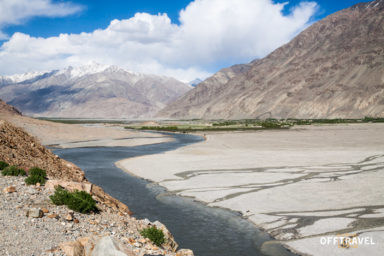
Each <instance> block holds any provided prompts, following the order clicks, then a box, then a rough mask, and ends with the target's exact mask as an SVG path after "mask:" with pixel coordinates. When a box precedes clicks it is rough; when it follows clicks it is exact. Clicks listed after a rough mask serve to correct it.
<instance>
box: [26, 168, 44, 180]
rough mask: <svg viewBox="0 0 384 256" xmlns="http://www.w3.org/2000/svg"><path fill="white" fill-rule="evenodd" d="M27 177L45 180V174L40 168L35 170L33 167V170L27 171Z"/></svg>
mask: <svg viewBox="0 0 384 256" xmlns="http://www.w3.org/2000/svg"><path fill="white" fill-rule="evenodd" d="M28 175H29V176H41V177H43V178H47V172H46V171H44V170H42V169H40V168H37V167H33V168H31V169H29V172H28Z"/></svg>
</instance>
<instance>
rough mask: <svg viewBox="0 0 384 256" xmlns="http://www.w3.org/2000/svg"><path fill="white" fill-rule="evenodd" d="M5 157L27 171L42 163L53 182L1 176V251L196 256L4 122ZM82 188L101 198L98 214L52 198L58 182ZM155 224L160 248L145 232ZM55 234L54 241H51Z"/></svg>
mask: <svg viewBox="0 0 384 256" xmlns="http://www.w3.org/2000/svg"><path fill="white" fill-rule="evenodd" d="M0 160H1V161H5V162H7V163H9V164H11V165H16V166H18V167H21V168H23V169H25V170H28V169H30V168H31V167H40V168H43V169H45V170H46V171H47V174H48V178H49V179H48V181H47V182H46V183H45V185H44V186H40V184H36V185H26V182H25V180H24V179H25V177H12V176H3V175H0V201H1V202H3V204H2V207H1V211H0V219H1V222H0V227H1V229H2V230H7V232H6V233H4V234H2V236H0V244H1V245H2V246H0V254H1V255H67V256H70V255H72V256H75V255H77V256H91V255H93V256H103V255H107V254H108V255H109V254H111V255H112V254H113V255H126V256H137V255H168V256H193V252H192V251H191V250H186V249H181V250H179V251H177V252H176V250H177V247H178V245H177V243H176V242H175V240H174V238H173V236H172V234H171V233H170V232H169V230H168V229H167V228H166V227H165V226H164V225H163V224H162V223H160V222H159V221H155V222H150V221H149V220H147V219H145V220H137V219H136V218H134V217H131V216H130V215H131V214H132V213H131V212H130V211H129V209H128V207H127V206H126V205H124V204H123V203H121V202H119V201H118V200H116V199H114V198H113V197H111V196H109V195H108V194H106V193H105V192H104V191H103V190H102V189H101V188H100V187H98V186H96V185H93V184H91V183H89V182H88V181H87V180H86V179H85V177H84V173H83V172H82V170H81V169H79V168H78V167H77V166H75V165H74V164H72V163H69V162H67V161H64V160H62V159H60V158H59V157H57V156H55V155H54V154H52V153H51V152H50V151H49V150H47V149H46V148H44V147H43V146H42V145H40V144H39V143H38V142H37V141H36V140H35V139H34V138H32V137H31V136H29V135H28V134H27V133H26V132H24V131H23V130H22V129H20V128H17V127H15V126H13V125H11V124H9V123H8V122H6V121H4V120H0ZM58 185H59V186H62V187H63V188H65V189H67V190H68V191H74V190H82V191H86V192H87V193H90V194H91V195H92V198H93V199H94V200H95V201H96V205H97V208H98V211H97V212H92V213H90V214H81V213H79V212H73V211H69V209H68V208H67V207H66V206H62V205H61V206H57V205H54V204H53V203H52V202H51V201H50V199H49V198H50V196H51V195H52V194H53V193H54V189H55V187H56V186H58ZM153 226H155V227H156V228H157V229H160V230H162V231H163V234H164V239H165V240H164V242H163V243H162V244H161V246H160V245H158V246H156V245H155V244H154V243H153V242H151V240H150V239H148V238H144V237H143V236H142V235H141V233H140V231H141V230H143V229H146V228H150V227H153ZM47 237H50V239H46V238H47Z"/></svg>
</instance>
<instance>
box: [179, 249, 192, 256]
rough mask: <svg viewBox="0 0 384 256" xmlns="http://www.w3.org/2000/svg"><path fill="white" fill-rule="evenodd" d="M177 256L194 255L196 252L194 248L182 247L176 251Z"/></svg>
mask: <svg viewBox="0 0 384 256" xmlns="http://www.w3.org/2000/svg"><path fill="white" fill-rule="evenodd" d="M176 256H194V254H193V251H192V250H189V249H180V250H178V251H177V252H176Z"/></svg>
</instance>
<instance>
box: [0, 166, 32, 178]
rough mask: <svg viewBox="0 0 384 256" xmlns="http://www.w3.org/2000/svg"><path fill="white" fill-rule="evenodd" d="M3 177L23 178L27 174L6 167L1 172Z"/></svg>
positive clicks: (14, 168)
mask: <svg viewBox="0 0 384 256" xmlns="http://www.w3.org/2000/svg"><path fill="white" fill-rule="evenodd" d="M1 173H2V174H3V175H4V176H19V175H20V176H25V175H27V173H26V172H25V171H24V170H23V169H21V168H18V167H16V166H8V167H6V168H4V170H2V171H1Z"/></svg>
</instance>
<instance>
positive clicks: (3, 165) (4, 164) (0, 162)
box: [0, 161, 9, 170]
mask: <svg viewBox="0 0 384 256" xmlns="http://www.w3.org/2000/svg"><path fill="white" fill-rule="evenodd" d="M8 166H9V164H7V163H6V162H3V161H0V170H4V169H5V168H7V167H8Z"/></svg>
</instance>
